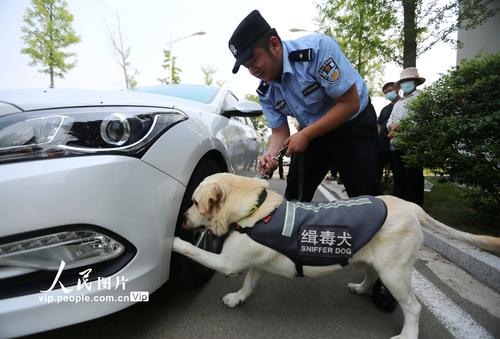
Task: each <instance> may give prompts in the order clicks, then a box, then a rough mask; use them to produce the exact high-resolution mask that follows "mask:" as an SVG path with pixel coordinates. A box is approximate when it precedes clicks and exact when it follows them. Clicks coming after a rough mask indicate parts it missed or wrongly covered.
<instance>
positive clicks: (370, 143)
mask: <svg viewBox="0 0 500 339" xmlns="http://www.w3.org/2000/svg"><path fill="white" fill-rule="evenodd" d="M376 122H377V116H376V114H375V110H374V109H373V106H372V104H371V103H368V105H367V107H366V108H365V109H364V111H363V112H361V113H360V114H359V115H358V116H357V117H356V118H355V119H353V120H351V121H348V122H346V123H344V124H343V125H342V126H340V127H339V128H337V129H335V130H333V131H331V132H330V133H328V134H326V135H324V136H322V137H319V138H316V139H314V140H313V141H311V142H310V143H309V146H308V147H307V149H306V150H305V152H304V153H301V154H297V155H294V156H293V157H292V159H291V162H290V167H289V169H288V176H287V186H286V191H285V198H286V199H287V200H299V198H300V197H299V185H300V182H301V180H302V192H303V194H302V197H301V199H300V200H301V201H311V200H312V198H313V196H314V192H315V191H316V189H317V187H318V185H319V184H320V183H321V182H322V181H323V178H324V177H325V175H326V174H327V173H328V171H329V170H333V171H335V170H338V172H339V174H340V178H341V179H342V182H343V184H344V186H345V188H346V192H347V194H348V195H349V197H355V196H359V195H365V194H366V195H379V194H380V193H381V192H380V183H379V179H378V168H379V159H378V156H379V152H378V135H377V124H376ZM301 162H302V164H301ZM300 177H302V179H300Z"/></svg>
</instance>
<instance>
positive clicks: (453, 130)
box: [395, 53, 500, 213]
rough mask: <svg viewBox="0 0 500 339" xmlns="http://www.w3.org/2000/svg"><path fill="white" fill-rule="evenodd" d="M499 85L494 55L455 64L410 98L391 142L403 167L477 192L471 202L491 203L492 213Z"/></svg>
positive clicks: (499, 65)
mask: <svg viewBox="0 0 500 339" xmlns="http://www.w3.org/2000/svg"><path fill="white" fill-rule="evenodd" d="M499 83H500V53H497V54H496V55H489V56H487V57H485V58H475V59H471V60H469V61H465V62H463V63H461V64H460V67H455V68H453V69H451V70H450V71H449V72H448V73H447V74H445V75H443V76H442V77H441V78H440V79H439V80H438V81H436V82H434V83H433V84H432V85H431V86H429V87H427V88H426V89H425V90H424V91H423V92H422V93H421V94H420V95H419V96H418V97H416V98H415V100H414V101H413V102H412V103H411V104H410V108H411V110H410V113H409V115H408V116H407V118H405V119H404V120H402V121H401V128H400V132H399V133H398V135H397V137H396V139H395V140H396V141H397V144H398V147H400V148H403V149H405V150H406V152H405V153H406V154H407V156H406V161H408V162H409V163H411V164H413V165H419V166H424V167H426V168H429V169H431V170H433V171H435V172H436V173H438V174H449V175H450V176H451V177H452V179H453V180H455V181H458V182H459V183H461V184H464V185H467V186H469V187H471V188H477V187H479V192H480V195H478V196H477V197H478V199H475V201H490V202H493V205H494V206H495V208H494V209H492V210H493V211H496V212H497V211H498V209H499V208H500V167H499V164H500V102H499V98H500V87H499V86H498V84H499ZM490 205H491V204H490ZM496 212H495V213H496Z"/></svg>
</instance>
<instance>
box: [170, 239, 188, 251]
mask: <svg viewBox="0 0 500 339" xmlns="http://www.w3.org/2000/svg"><path fill="white" fill-rule="evenodd" d="M190 246H192V245H191V244H190V243H188V242H187V241H184V240H182V239H181V238H179V237H174V243H173V244H172V251H174V252H177V253H181V254H187V253H188V252H189V247H190Z"/></svg>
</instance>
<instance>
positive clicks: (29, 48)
mask: <svg viewBox="0 0 500 339" xmlns="http://www.w3.org/2000/svg"><path fill="white" fill-rule="evenodd" d="M23 21H24V22H25V24H26V26H22V27H21V31H22V32H23V33H24V34H23V35H22V39H23V40H24V42H25V44H26V47H25V48H23V49H22V50H21V53H23V54H26V55H28V56H29V57H30V58H31V59H32V61H31V63H30V66H37V65H39V66H40V67H41V69H40V70H39V72H40V73H44V74H48V75H49V76H50V88H54V78H55V77H58V78H63V77H64V74H65V73H66V72H68V71H69V70H71V69H72V68H74V67H75V65H76V60H74V61H72V62H71V61H68V60H67V59H68V58H70V57H74V56H76V54H75V53H70V52H67V51H66V49H67V48H68V47H69V46H71V45H73V44H75V43H78V42H79V41H80V38H79V37H78V36H77V35H76V33H75V31H74V29H73V27H72V26H71V23H72V22H73V15H72V14H71V13H70V12H69V11H68V10H67V3H66V1H64V0H32V1H31V6H30V7H28V8H27V9H26V14H25V15H24V17H23Z"/></svg>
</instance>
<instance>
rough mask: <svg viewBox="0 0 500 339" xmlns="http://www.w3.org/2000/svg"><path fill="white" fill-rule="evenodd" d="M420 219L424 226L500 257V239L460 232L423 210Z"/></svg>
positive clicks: (419, 215)
mask: <svg viewBox="0 0 500 339" xmlns="http://www.w3.org/2000/svg"><path fill="white" fill-rule="evenodd" d="M418 219H419V221H420V223H421V224H422V225H424V226H427V227H430V228H431V229H433V230H435V231H437V232H440V233H443V234H445V235H448V236H451V237H452V238H455V239H457V240H461V241H464V242H466V243H468V244H470V245H473V246H476V247H479V248H481V249H483V250H486V251H489V252H492V253H495V254H496V255H499V256H500V238H497V237H492V236H488V235H476V234H471V233H467V232H462V231H458V230H456V229H454V228H452V227H449V226H447V225H445V224H443V223H442V222H440V221H437V220H436V219H434V218H432V217H431V216H430V215H429V214H427V213H426V212H425V211H424V210H423V209H421V208H420V213H419V214H418Z"/></svg>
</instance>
